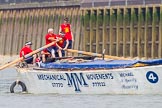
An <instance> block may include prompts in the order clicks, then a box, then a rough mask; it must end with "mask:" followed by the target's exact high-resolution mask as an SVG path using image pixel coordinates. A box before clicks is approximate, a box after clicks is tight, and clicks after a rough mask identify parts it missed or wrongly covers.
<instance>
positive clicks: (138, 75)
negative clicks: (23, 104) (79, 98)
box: [11, 58, 162, 94]
mask: <svg viewBox="0 0 162 108" xmlns="http://www.w3.org/2000/svg"><path fill="white" fill-rule="evenodd" d="M161 70H162V59H152V60H98V59H90V60H87V59H86V60H84V59H76V58H75V59H63V60H57V61H56V62H51V63H41V64H40V67H30V66H29V67H26V68H25V67H24V68H17V71H18V74H19V79H18V83H20V85H22V88H23V91H27V92H28V93H35V94H38V93H56V94H162V81H161V78H162V72H161ZM13 89H14V86H11V91H12V92H14V91H13Z"/></svg>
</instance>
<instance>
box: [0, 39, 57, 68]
mask: <svg viewBox="0 0 162 108" xmlns="http://www.w3.org/2000/svg"><path fill="white" fill-rule="evenodd" d="M56 42H57V41H54V42H51V43H49V44H48V45H45V46H43V47H41V48H39V49H37V50H34V51H33V52H31V53H29V54H27V55H25V58H27V57H30V56H32V55H33V54H36V53H38V52H40V51H42V50H43V49H46V48H48V47H50V46H52V45H53V44H55V43H56ZM23 59H24V57H20V58H18V59H16V60H14V61H12V62H10V63H8V64H5V65H3V66H1V67H0V70H2V69H4V68H7V67H9V66H11V65H13V64H15V63H17V62H20V61H22V60H23Z"/></svg>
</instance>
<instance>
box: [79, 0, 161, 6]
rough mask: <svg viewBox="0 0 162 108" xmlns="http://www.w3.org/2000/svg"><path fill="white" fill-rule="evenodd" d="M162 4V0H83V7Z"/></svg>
mask: <svg viewBox="0 0 162 108" xmlns="http://www.w3.org/2000/svg"><path fill="white" fill-rule="evenodd" d="M148 4H162V0H100V1H99V0H82V2H81V7H98V6H108V7H110V6H127V5H148Z"/></svg>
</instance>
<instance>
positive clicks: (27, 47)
mask: <svg viewBox="0 0 162 108" xmlns="http://www.w3.org/2000/svg"><path fill="white" fill-rule="evenodd" d="M31 45H32V42H30V41H29V42H26V43H25V46H24V47H23V48H22V49H21V50H20V57H24V56H25V55H27V54H29V53H31V52H33V50H32V49H31ZM36 57H37V56H36V54H34V55H33V56H29V57H27V58H25V62H26V63H28V64H32V63H33V64H34V63H35V62H36Z"/></svg>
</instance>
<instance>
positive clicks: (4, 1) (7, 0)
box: [0, 0, 80, 4]
mask: <svg viewBox="0 0 162 108" xmlns="http://www.w3.org/2000/svg"><path fill="white" fill-rule="evenodd" d="M68 1H69V2H74V1H80V0H0V4H13V3H14V4H19V3H43V2H68Z"/></svg>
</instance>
